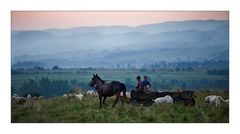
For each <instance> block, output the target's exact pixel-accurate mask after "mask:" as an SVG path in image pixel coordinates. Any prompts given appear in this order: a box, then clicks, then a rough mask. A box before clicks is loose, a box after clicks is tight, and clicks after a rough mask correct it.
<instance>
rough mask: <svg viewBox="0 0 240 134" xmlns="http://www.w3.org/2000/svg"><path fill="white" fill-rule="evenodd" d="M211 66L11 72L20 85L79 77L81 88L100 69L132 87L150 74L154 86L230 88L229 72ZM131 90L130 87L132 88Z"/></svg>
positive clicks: (106, 77)
mask: <svg viewBox="0 0 240 134" xmlns="http://www.w3.org/2000/svg"><path fill="white" fill-rule="evenodd" d="M207 71H208V69H195V70H194V71H191V72H187V71H178V72H176V71H174V72H170V71H169V70H167V69H165V70H164V69H161V70H147V71H141V70H139V69H83V70H78V69H65V70H40V71H36V70H26V71H22V72H21V74H12V87H14V88H15V89H19V88H20V87H21V85H22V83H23V82H24V81H27V80H29V79H33V80H36V81H38V80H40V79H41V78H43V77H44V78H49V79H51V80H59V79H61V80H68V81H71V80H76V81H77V83H82V85H80V86H82V88H84V89H86V88H87V89H89V87H88V84H89V82H90V80H91V78H92V74H93V73H97V74H98V75H99V76H100V77H101V78H102V79H104V80H107V81H112V80H117V81H121V82H123V83H125V84H127V87H128V86H129V85H130V86H129V88H131V87H133V86H134V85H135V82H136V76H137V75H140V76H142V77H143V76H144V75H147V76H148V77H149V81H150V82H151V84H152V90H155V89H168V90H169V89H176V88H179V87H181V86H182V85H183V84H185V86H186V88H188V89H189V88H190V89H193V90H198V89H206V88H208V89H210V88H211V89H216V90H228V84H229V77H228V75H209V74H207ZM129 90H131V89H129Z"/></svg>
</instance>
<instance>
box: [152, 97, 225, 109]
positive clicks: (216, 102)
mask: <svg viewBox="0 0 240 134" xmlns="http://www.w3.org/2000/svg"><path fill="white" fill-rule="evenodd" d="M154 102H155V104H157V105H159V104H163V103H165V104H173V98H172V97H171V96H169V95H166V96H164V97H159V98H157V99H155V100H154ZM205 102H206V103H207V104H210V105H211V106H212V107H214V106H215V107H216V108H217V107H219V106H220V105H221V104H222V103H227V104H229V100H228V99H226V100H224V99H223V98H222V97H221V96H217V95H209V96H207V97H205Z"/></svg>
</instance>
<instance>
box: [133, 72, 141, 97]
mask: <svg viewBox="0 0 240 134" xmlns="http://www.w3.org/2000/svg"><path fill="white" fill-rule="evenodd" d="M136 79H137V84H136V86H135V89H133V90H132V91H131V93H130V95H131V99H133V94H135V93H136V92H143V90H142V89H143V88H142V86H141V77H140V76H137V78H136Z"/></svg>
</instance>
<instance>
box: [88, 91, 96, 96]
mask: <svg viewBox="0 0 240 134" xmlns="http://www.w3.org/2000/svg"><path fill="white" fill-rule="evenodd" d="M94 94H95V92H94V91H93V90H88V91H87V95H90V96H93V95H94Z"/></svg>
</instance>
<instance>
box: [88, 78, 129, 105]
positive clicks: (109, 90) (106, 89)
mask: <svg viewBox="0 0 240 134" xmlns="http://www.w3.org/2000/svg"><path fill="white" fill-rule="evenodd" d="M90 86H91V87H94V88H96V90H97V92H98V97H99V101H100V102H99V105H100V108H101V107H102V102H103V104H105V101H106V98H107V97H111V96H113V95H116V100H115V102H114V103H113V105H112V107H114V106H115V105H116V104H117V102H118V100H119V98H121V101H122V104H123V97H124V98H126V86H125V85H124V84H123V83H121V82H118V81H111V82H110V83H106V82H105V81H104V80H102V79H101V78H100V77H99V76H98V75H97V74H96V75H94V74H93V78H92V81H91V82H90ZM121 92H123V97H122V96H121V95H120V93H121ZM102 98H103V100H102Z"/></svg>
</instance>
